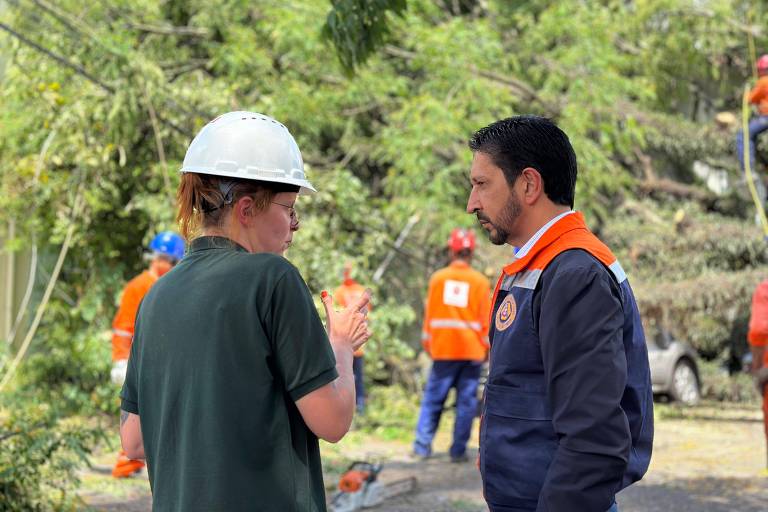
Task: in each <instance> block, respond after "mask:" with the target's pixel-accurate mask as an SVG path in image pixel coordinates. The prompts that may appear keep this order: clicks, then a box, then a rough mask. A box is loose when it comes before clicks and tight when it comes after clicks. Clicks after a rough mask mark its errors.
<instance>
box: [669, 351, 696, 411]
mask: <svg viewBox="0 0 768 512" xmlns="http://www.w3.org/2000/svg"><path fill="white" fill-rule="evenodd" d="M669 394H670V395H671V397H672V399H673V400H675V401H677V402H680V403H683V404H685V405H695V404H696V403H697V402H698V401H699V399H700V398H701V389H700V388H699V378H698V377H697V376H696V370H694V368H693V363H691V362H690V361H688V360H687V359H681V360H680V361H678V362H677V364H676V365H675V370H674V371H673V372H672V384H671V386H670V389H669Z"/></svg>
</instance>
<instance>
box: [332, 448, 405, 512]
mask: <svg viewBox="0 0 768 512" xmlns="http://www.w3.org/2000/svg"><path fill="white" fill-rule="evenodd" d="M382 468H383V466H382V464H372V463H370V462H364V461H359V460H358V461H355V462H353V463H352V464H351V465H350V466H349V469H347V470H346V471H345V472H344V474H343V475H341V478H340V479H339V490H338V491H337V492H336V494H334V495H333V498H332V499H331V507H330V511H331V512H354V511H356V510H361V509H364V508H370V507H375V506H378V505H381V504H382V503H383V502H384V501H385V500H387V499H389V498H393V497H395V496H399V495H401V494H405V493H409V492H412V491H414V490H415V489H416V478H415V477H409V478H403V479H401V480H395V481H394V482H387V483H382V482H380V481H379V480H378V476H379V473H380V472H381V470H382Z"/></svg>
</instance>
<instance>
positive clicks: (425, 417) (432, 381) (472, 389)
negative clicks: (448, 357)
mask: <svg viewBox="0 0 768 512" xmlns="http://www.w3.org/2000/svg"><path fill="white" fill-rule="evenodd" d="M481 366H482V363H481V362H480V361H435V362H433V363H432V369H431V370H430V372H429V377H428V378H427V384H426V386H425V387H424V396H423V397H422V400H421V411H420V412H419V422H418V424H417V425H416V441H415V442H414V443H413V452H414V453H415V454H416V455H421V456H428V455H431V454H432V439H433V438H434V437H435V432H436V431H437V427H438V425H439V424H440V416H441V415H442V413H443V405H444V404H445V399H446V397H447V396H448V391H449V390H450V389H451V388H456V422H455V424H454V426H453V444H452V445H451V449H450V455H451V457H461V456H463V455H464V454H465V452H466V450H467V441H468V440H469V435H470V433H471V432H472V421H473V420H474V419H475V414H476V413H477V381H478V379H479V378H480V368H481Z"/></svg>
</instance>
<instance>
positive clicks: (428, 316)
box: [421, 260, 491, 361]
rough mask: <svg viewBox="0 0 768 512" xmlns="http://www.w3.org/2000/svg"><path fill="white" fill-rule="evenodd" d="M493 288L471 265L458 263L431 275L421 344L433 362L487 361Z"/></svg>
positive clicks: (455, 262)
mask: <svg viewBox="0 0 768 512" xmlns="http://www.w3.org/2000/svg"><path fill="white" fill-rule="evenodd" d="M490 310H491V285H490V283H489V282H488V279H486V278H485V276H483V274H481V273H480V272H478V271H477V270H474V269H473V268H472V267H470V266H469V264H468V263H466V262H464V261H461V260H455V261H453V262H452V263H451V264H450V265H448V266H447V267H445V268H442V269H440V270H438V271H437V272H435V273H434V274H432V277H431V279H430V280H429V292H428V293H427V303H426V305H425V308H424V326H423V330H422V333H421V344H422V345H423V346H424V350H426V351H427V353H428V354H429V355H430V356H431V357H432V359H433V360H436V361H437V360H442V361H445V360H449V361H450V360H472V361H483V360H485V356H486V353H487V352H488V346H489V345H488V319H489V317H490Z"/></svg>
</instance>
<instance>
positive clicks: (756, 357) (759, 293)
mask: <svg viewBox="0 0 768 512" xmlns="http://www.w3.org/2000/svg"><path fill="white" fill-rule="evenodd" d="M747 340H748V341H749V346H750V349H751V350H752V375H753V376H754V378H755V384H756V385H757V389H758V391H759V392H760V395H761V396H762V397H763V422H764V424H765V436H766V443H767V445H766V448H767V449H768V393H767V391H768V388H767V387H766V385H765V384H766V383H767V382H768V350H766V349H765V347H766V345H768V279H766V280H764V281H762V282H761V283H760V284H758V285H757V288H755V293H754V294H753V295H752V315H751V318H750V319H749V333H748V334H747ZM766 468H768V456H767V458H766Z"/></svg>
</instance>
